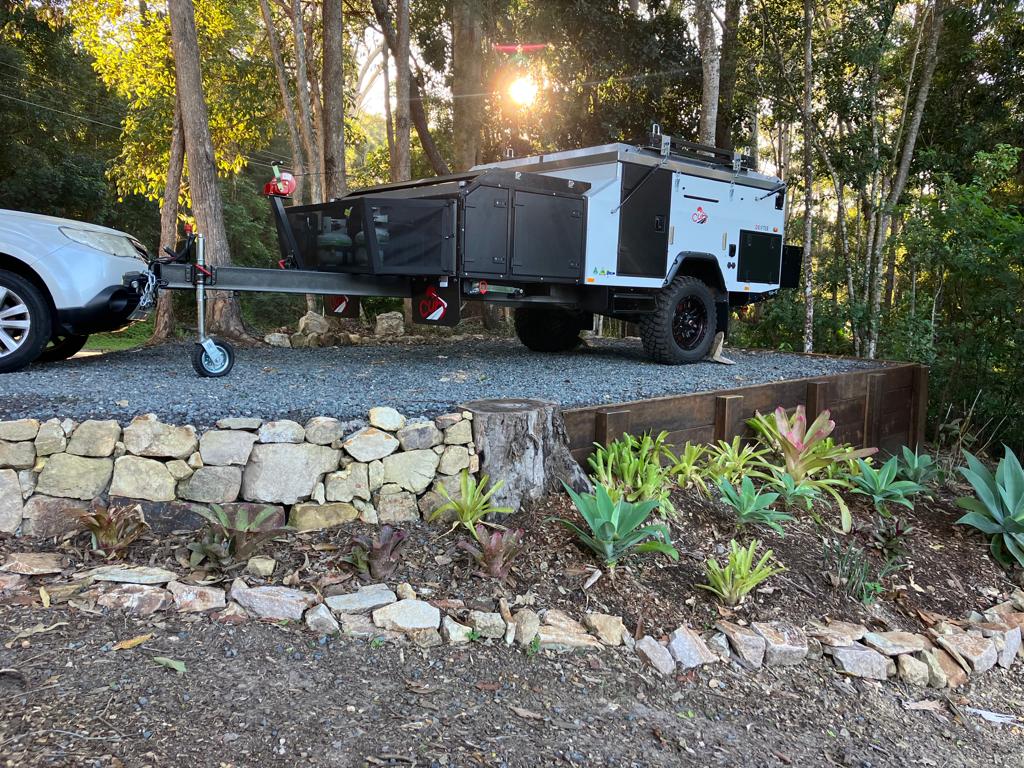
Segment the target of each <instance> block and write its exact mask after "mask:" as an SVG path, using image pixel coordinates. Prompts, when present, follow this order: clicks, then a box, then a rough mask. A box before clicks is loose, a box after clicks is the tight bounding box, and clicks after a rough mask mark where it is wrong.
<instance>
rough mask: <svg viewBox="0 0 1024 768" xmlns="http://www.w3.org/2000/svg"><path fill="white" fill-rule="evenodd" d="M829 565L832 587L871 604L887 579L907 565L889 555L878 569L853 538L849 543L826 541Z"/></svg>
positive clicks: (826, 562)
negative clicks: (841, 543) (843, 544)
mask: <svg viewBox="0 0 1024 768" xmlns="http://www.w3.org/2000/svg"><path fill="white" fill-rule="evenodd" d="M823 559H824V561H825V565H826V567H827V568H828V571H829V579H830V580H831V582H832V587H833V588H834V589H836V590H838V591H840V592H844V593H846V594H847V595H849V596H850V597H853V598H855V599H857V600H859V601H860V602H861V603H862V604H863V605H866V606H869V605H871V604H873V603H874V602H875V600H877V599H878V597H879V596H880V595H881V594H882V593H883V592H884V591H885V587H884V585H883V582H884V581H885V579H886V578H887V577H888V576H890V575H892V574H893V573H895V572H897V571H899V570H901V569H902V568H903V567H904V566H903V564H902V562H900V561H899V560H897V559H887V560H886V561H885V562H884V563H883V564H882V566H881V567H880V568H878V569H877V570H876V569H875V568H874V566H873V565H872V564H871V560H870V558H869V557H868V555H867V553H866V552H865V551H864V550H863V549H862V548H861V547H858V546H857V545H856V544H854V543H853V542H852V541H851V542H848V543H847V544H846V545H845V546H841V545H840V544H838V543H835V542H826V543H825V552H824V557H823Z"/></svg>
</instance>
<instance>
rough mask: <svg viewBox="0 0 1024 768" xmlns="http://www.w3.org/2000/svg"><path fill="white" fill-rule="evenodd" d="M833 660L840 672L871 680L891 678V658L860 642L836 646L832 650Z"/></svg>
mask: <svg viewBox="0 0 1024 768" xmlns="http://www.w3.org/2000/svg"><path fill="white" fill-rule="evenodd" d="M832 660H833V661H834V662H835V665H836V668H837V669H838V670H839V671H840V672H843V673H845V674H847V675H851V676H852V677H864V678H867V679H869V680H887V679H888V678H889V659H888V658H887V657H885V656H883V655H882V654H880V653H879V652H878V651H876V650H873V649H871V648H868V647H867V646H864V645H860V644H859V643H858V644H856V645H850V646H841V647H836V648H835V649H834V650H833V651H832Z"/></svg>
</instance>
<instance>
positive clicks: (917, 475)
mask: <svg viewBox="0 0 1024 768" xmlns="http://www.w3.org/2000/svg"><path fill="white" fill-rule="evenodd" d="M896 477H898V478H899V479H900V480H909V481H910V482H912V483H917V484H918V485H920V486H927V485H933V484H935V483H937V482H939V481H940V480H941V479H942V472H941V470H940V469H939V465H938V464H936V463H935V459H933V458H932V457H931V456H930V455H928V454H927V453H918V452H917V451H912V450H910V448H908V447H907V446H905V445H904V446H903V451H902V455H901V456H900V461H899V463H898V464H897V467H896Z"/></svg>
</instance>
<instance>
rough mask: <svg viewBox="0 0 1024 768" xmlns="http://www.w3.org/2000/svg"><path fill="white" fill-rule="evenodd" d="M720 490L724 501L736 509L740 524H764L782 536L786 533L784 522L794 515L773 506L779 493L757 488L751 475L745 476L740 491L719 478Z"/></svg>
mask: <svg viewBox="0 0 1024 768" xmlns="http://www.w3.org/2000/svg"><path fill="white" fill-rule="evenodd" d="M718 490H719V492H720V493H721V494H722V503H723V504H725V505H726V506H729V507H732V508H733V509H734V510H735V511H736V520H737V522H738V523H739V524H740V526H744V525H764V526H767V527H769V528H771V529H772V530H773V531H775V532H776V533H778V534H779V535H780V536H784V535H785V534H786V532H785V531H784V530H783V529H782V524H783V523H788V522H789V521H791V520H792V519H793V516H792V515H787V514H786V513H785V512H778V511H776V510H774V509H772V508H771V506H772V504H774V503H775V500H776V499H778V498H779V494H777V493H765V492H763V491H759V490H757V489H756V488H754V483H753V482H752V481H751V479H750V478H749V477H744V478H743V482H742V483H741V484H740V489H739V490H738V491H737V490H736V489H735V488H734V487H733V486H731V485H730V484H729V483H727V482H726V481H725V480H719V481H718Z"/></svg>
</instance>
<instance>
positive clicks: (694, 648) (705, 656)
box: [668, 627, 728, 671]
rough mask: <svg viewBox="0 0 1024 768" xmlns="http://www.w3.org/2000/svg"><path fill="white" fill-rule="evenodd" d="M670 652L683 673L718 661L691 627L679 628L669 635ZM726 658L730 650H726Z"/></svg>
mask: <svg viewBox="0 0 1024 768" xmlns="http://www.w3.org/2000/svg"><path fill="white" fill-rule="evenodd" d="M724 637H725V636H724V635H723V638H724ZM668 651H669V653H670V654H672V658H673V659H675V660H676V663H677V664H678V665H679V666H680V667H681V668H682V669H683V671H685V670H687V669H693V668H694V667H699V666H702V665H704V664H713V663H714V662H715V661H717V660H718V657H717V656H716V655H715V654H713V653H712V652H711V650H710V649H709V648H708V646H707V644H706V643H705V642H704V639H703V638H702V637H701V636H700V635H698V634H697V633H696V632H694V631H693V630H692V629H690V628H689V627H679V628H678V629H676V630H675V631H674V632H673V633H672V634H671V635H669V639H668ZM726 658H728V648H726Z"/></svg>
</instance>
